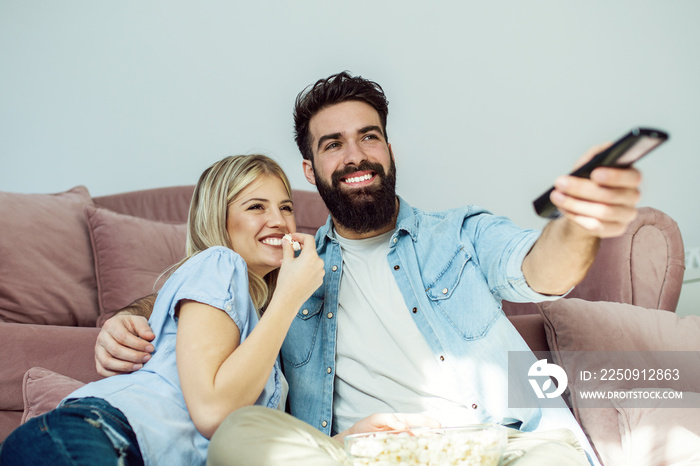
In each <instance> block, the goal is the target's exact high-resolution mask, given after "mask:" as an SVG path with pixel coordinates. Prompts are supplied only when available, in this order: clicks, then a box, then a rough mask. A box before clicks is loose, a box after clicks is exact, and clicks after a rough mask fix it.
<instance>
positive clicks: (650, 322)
mask: <svg viewBox="0 0 700 466" xmlns="http://www.w3.org/2000/svg"><path fill="white" fill-rule="evenodd" d="M538 307H539V309H540V312H541V313H542V315H543V317H544V320H545V331H546V334H547V341H548V343H549V348H550V350H551V351H552V352H553V353H554V358H555V362H557V363H560V364H563V363H562V362H561V357H558V356H557V354H559V353H560V352H567V353H566V354H567V356H568V355H572V354H575V352H579V354H580V353H581V352H585V351H692V352H697V351H700V316H687V317H683V318H681V317H679V316H678V315H676V314H675V313H673V312H669V311H662V310H658V309H645V308H642V307H638V306H634V305H631V304H622V303H611V302H602V301H598V302H592V301H584V300H582V299H577V298H569V299H567V298H563V299H559V300H556V301H551V302H544V303H539V304H538ZM563 365H564V366H565V369H566V370H567V372H570V371H572V372H573V371H574V368H571V367H566V364H563ZM579 369H580V368H579ZM691 383H692V382H691ZM569 389H570V390H571V389H572V385H571V384H569ZM684 389H688V387H685V388H684ZM572 399H573V397H572ZM573 411H574V415H575V416H576V419H577V420H578V421H579V423H580V424H581V425H582V426H583V428H584V430H585V432H586V434H587V435H588V437H589V438H590V440H591V443H592V444H593V446H594V448H595V449H596V451H597V453H598V455H599V456H600V459H601V460H602V462H603V464H628V463H625V461H626V460H625V452H624V451H623V449H622V437H621V436H620V430H619V427H618V413H617V411H616V409H615V407H614V406H613V403H612V401H610V402H609V407H605V408H603V407H601V408H581V407H579V406H577V404H576V403H574V404H573ZM629 464H634V463H629Z"/></svg>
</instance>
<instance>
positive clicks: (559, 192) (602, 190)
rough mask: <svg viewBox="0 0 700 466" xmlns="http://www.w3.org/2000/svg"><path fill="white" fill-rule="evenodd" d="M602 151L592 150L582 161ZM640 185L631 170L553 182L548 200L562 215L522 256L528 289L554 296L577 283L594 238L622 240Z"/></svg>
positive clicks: (593, 247)
mask: <svg viewBox="0 0 700 466" xmlns="http://www.w3.org/2000/svg"><path fill="white" fill-rule="evenodd" d="M606 146H607V145H606ZM606 146H598V147H594V148H593V149H591V150H590V151H589V152H588V153H587V154H586V156H584V158H583V159H585V160H588V159H590V157H592V156H593V155H595V154H596V153H598V152H600V151H601V150H603V149H604V148H605V147H606ZM640 182H641V174H640V173H639V171H638V170H636V169H635V168H624V169H623V168H605V167H600V168H597V169H595V170H594V171H593V172H592V173H591V178H590V179H586V178H578V177H574V176H562V177H559V178H558V179H557V180H556V181H555V184H554V187H555V190H554V191H553V192H552V194H551V196H550V199H551V200H552V203H553V204H554V205H555V206H557V208H558V209H559V211H560V212H562V214H563V216H562V217H560V218H558V219H556V220H553V221H551V222H550V223H549V224H548V225H547V226H546V227H545V229H544V230H543V232H542V235H541V236H540V238H539V239H538V240H537V242H536V243H535V245H534V246H533V247H532V249H531V250H530V252H529V253H528V255H527V256H526V257H525V260H524V261H523V266H522V268H523V273H524V275H525V279H526V280H527V283H528V285H530V287H531V288H532V289H533V290H535V291H538V292H539V293H542V294H549V295H560V294H563V293H566V292H567V291H568V290H569V289H571V287H573V286H575V285H576V284H578V283H579V282H580V281H581V280H583V278H584V277H585V276H586V273H587V272H588V269H589V268H590V267H591V265H592V264H593V260H594V259H595V256H596V253H597V252H598V246H599V244H600V239H601V238H608V237H614V236H620V235H622V234H623V233H624V232H625V231H626V230H627V227H628V226H629V224H630V223H631V222H632V221H633V220H634V219H635V218H636V216H637V209H636V205H637V203H638V202H639V197H640V195H639V184H640Z"/></svg>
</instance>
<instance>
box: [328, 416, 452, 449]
mask: <svg viewBox="0 0 700 466" xmlns="http://www.w3.org/2000/svg"><path fill="white" fill-rule="evenodd" d="M414 427H428V428H432V429H438V428H440V427H442V426H441V424H440V422H439V421H438V420H437V419H435V418H432V417H430V416H426V415H425V414H419V413H414V414H403V413H374V414H371V415H369V416H367V417H366V418H364V419H360V420H359V421H357V422H356V423H355V424H353V426H352V427H350V428H349V429H348V430H344V431H342V432H341V433H339V434H337V435H334V436H333V438H334V439H335V440H337V441H339V442H343V440H344V439H345V437H346V436H348V435H352V434H363V433H366V432H381V431H386V430H408V429H411V428H414Z"/></svg>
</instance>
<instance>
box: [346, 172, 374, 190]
mask: <svg viewBox="0 0 700 466" xmlns="http://www.w3.org/2000/svg"><path fill="white" fill-rule="evenodd" d="M376 177H377V174H376V172H374V171H365V172H355V173H351V174H349V175H346V176H343V177H341V178H340V182H341V183H343V184H344V185H346V186H353V187H355V186H357V187H361V186H366V185H368V184H370V183H372V181H374V179H375V178H376Z"/></svg>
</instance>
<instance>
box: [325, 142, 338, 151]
mask: <svg viewBox="0 0 700 466" xmlns="http://www.w3.org/2000/svg"><path fill="white" fill-rule="evenodd" d="M338 147H340V143H338V142H331V143H330V144H328V145H327V146H326V150H330V149H336V148H338Z"/></svg>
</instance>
